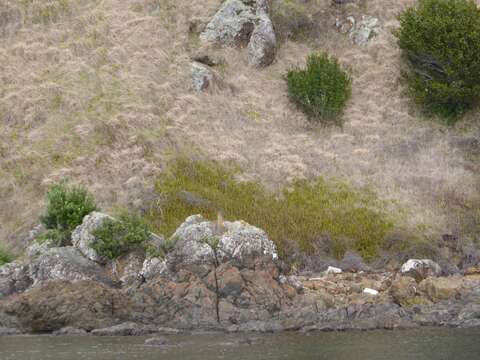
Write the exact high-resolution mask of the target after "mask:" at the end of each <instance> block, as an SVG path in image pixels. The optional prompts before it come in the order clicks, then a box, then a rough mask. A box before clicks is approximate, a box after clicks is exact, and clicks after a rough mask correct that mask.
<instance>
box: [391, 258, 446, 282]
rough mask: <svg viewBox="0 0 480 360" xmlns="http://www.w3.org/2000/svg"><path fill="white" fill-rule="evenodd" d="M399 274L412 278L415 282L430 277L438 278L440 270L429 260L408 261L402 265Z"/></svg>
mask: <svg viewBox="0 0 480 360" xmlns="http://www.w3.org/2000/svg"><path fill="white" fill-rule="evenodd" d="M400 272H401V273H402V274H405V275H409V276H412V277H413V278H414V279H415V280H417V282H420V281H422V280H423V279H426V278H427V277H431V276H440V275H441V273H442V269H441V268H440V265H438V264H437V263H436V262H435V261H433V260H430V259H410V260H408V261H407V262H406V263H404V264H403V265H402V267H401V269H400Z"/></svg>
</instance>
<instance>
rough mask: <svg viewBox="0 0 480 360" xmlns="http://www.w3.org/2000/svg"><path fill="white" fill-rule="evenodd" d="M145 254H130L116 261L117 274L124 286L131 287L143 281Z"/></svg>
mask: <svg viewBox="0 0 480 360" xmlns="http://www.w3.org/2000/svg"><path fill="white" fill-rule="evenodd" d="M144 260H145V254H144V253H142V252H132V253H129V254H127V255H125V256H123V257H121V258H120V259H118V260H117V261H116V263H117V267H116V268H117V272H118V276H119V280H120V282H121V284H122V286H131V285H134V284H137V283H138V282H139V281H140V280H141V276H140V273H141V271H142V269H143V263H144Z"/></svg>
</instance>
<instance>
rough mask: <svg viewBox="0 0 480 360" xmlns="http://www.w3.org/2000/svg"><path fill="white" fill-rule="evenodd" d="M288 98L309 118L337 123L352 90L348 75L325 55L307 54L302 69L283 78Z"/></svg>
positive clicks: (334, 60)
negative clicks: (304, 66) (305, 64)
mask: <svg viewBox="0 0 480 360" xmlns="http://www.w3.org/2000/svg"><path fill="white" fill-rule="evenodd" d="M285 79H286V81H287V86H288V95H289V97H290V99H291V100H292V101H293V102H294V103H295V104H296V105H297V107H298V108H299V109H301V110H302V111H303V112H304V113H305V114H306V115H307V116H308V117H309V119H310V120H312V121H320V122H338V118H339V116H340V115H341V113H342V111H343V107H344V106H345V103H346V101H347V100H348V98H349V96H350V92H351V79H350V76H349V75H348V74H347V73H346V72H345V71H344V70H343V69H342V68H341V67H340V65H339V64H338V62H337V60H336V59H334V58H330V57H329V56H328V55H327V54H322V55H316V54H313V55H310V56H309V58H308V60H307V66H306V68H305V69H299V68H296V69H292V70H290V71H289V72H288V73H287V75H286V77H285Z"/></svg>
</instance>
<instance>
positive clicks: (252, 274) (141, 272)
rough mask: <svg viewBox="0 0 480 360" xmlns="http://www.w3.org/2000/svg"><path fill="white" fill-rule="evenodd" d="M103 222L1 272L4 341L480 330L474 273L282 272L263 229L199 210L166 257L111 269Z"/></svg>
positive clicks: (426, 268)
mask: <svg viewBox="0 0 480 360" xmlns="http://www.w3.org/2000/svg"><path fill="white" fill-rule="evenodd" d="M104 218H106V216H105V215H103V214H99V213H92V214H90V215H88V216H87V217H85V219H84V222H83V224H82V225H80V226H79V227H78V228H77V229H76V230H75V232H74V234H75V236H74V241H73V246H66V247H60V248H57V247H49V244H48V242H47V243H44V244H42V245H41V246H40V245H38V244H33V245H32V247H31V248H30V249H29V250H28V251H27V255H26V256H25V258H24V259H23V260H22V261H16V262H14V263H10V264H7V265H5V266H3V267H0V335H17V334H20V333H35V332H51V333H53V334H55V335H76V336H79V335H97V336H110V335H122V336H135V335H150V334H161V335H168V334H175V333H178V332H184V331H193V330H205V329H208V330H221V331H228V332H243V331H245V332H247V331H256V332H274V331H287V330H288V331H304V332H307V331H327V330H347V329H361V330H368V329H378V328H381V329H396V328H406V327H415V326H426V325H428V326H462V327H470V326H480V271H479V270H480V269H478V268H472V269H470V270H469V271H467V272H465V274H463V275H456V276H449V277H441V276H440V275H441V273H440V268H439V266H438V264H436V263H434V262H433V261H431V260H426V259H419V260H415V259H411V260H409V261H408V262H407V263H405V264H404V265H403V266H402V267H401V269H400V271H399V272H398V273H393V272H373V271H358V272H348V271H346V270H347V269H343V271H342V269H338V268H335V267H330V268H329V269H328V270H327V271H325V272H323V273H320V274H316V275H312V276H309V277H305V276H295V275H291V274H287V273H282V271H281V269H284V267H282V266H280V265H281V264H280V261H279V260H278V256H277V250H276V248H275V245H274V243H273V242H272V241H270V240H269V239H268V237H267V235H266V234H265V232H264V231H262V230H261V229H258V228H256V227H254V226H251V225H249V224H247V223H245V222H243V221H235V222H224V223H222V224H218V223H214V222H210V221H207V220H205V219H203V218H202V217H201V216H199V215H195V216H191V217H189V218H187V219H186V221H185V222H184V223H183V224H182V225H181V226H180V227H179V228H178V229H177V231H176V232H175V234H174V235H173V238H174V239H175V240H176V243H175V247H174V249H173V251H171V252H170V253H169V254H168V255H167V256H166V257H165V259H161V258H155V257H146V255H145V254H143V253H138V252H137V253H131V254H128V255H126V256H124V257H123V258H121V259H119V260H118V261H117V262H116V264H115V266H114V264H112V263H111V262H108V261H106V260H105V259H104V258H102V257H99V256H98V254H96V253H95V252H94V250H93V249H92V248H91V247H90V246H91V244H92V243H93V242H94V241H95V238H94V237H93V235H92V232H93V231H94V229H95V228H96V227H97V226H99V225H100V224H101V221H102V219H104ZM208 239H215V241H214V242H213V243H214V245H212V243H211V242H209V241H208ZM163 241H165V240H164V239H163V238H162V237H159V236H156V235H154V234H152V242H156V243H161V242H163ZM284 272H285V271H284Z"/></svg>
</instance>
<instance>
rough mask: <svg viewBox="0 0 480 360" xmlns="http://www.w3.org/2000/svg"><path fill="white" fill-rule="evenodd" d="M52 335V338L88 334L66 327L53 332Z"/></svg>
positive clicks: (84, 331)
mask: <svg viewBox="0 0 480 360" xmlns="http://www.w3.org/2000/svg"><path fill="white" fill-rule="evenodd" d="M52 335H54V336H86V335H88V332H87V331H86V330H84V329H79V328H76V327H72V326H66V327H64V328H61V329H59V330H55V331H54V332H53V333H52Z"/></svg>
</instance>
